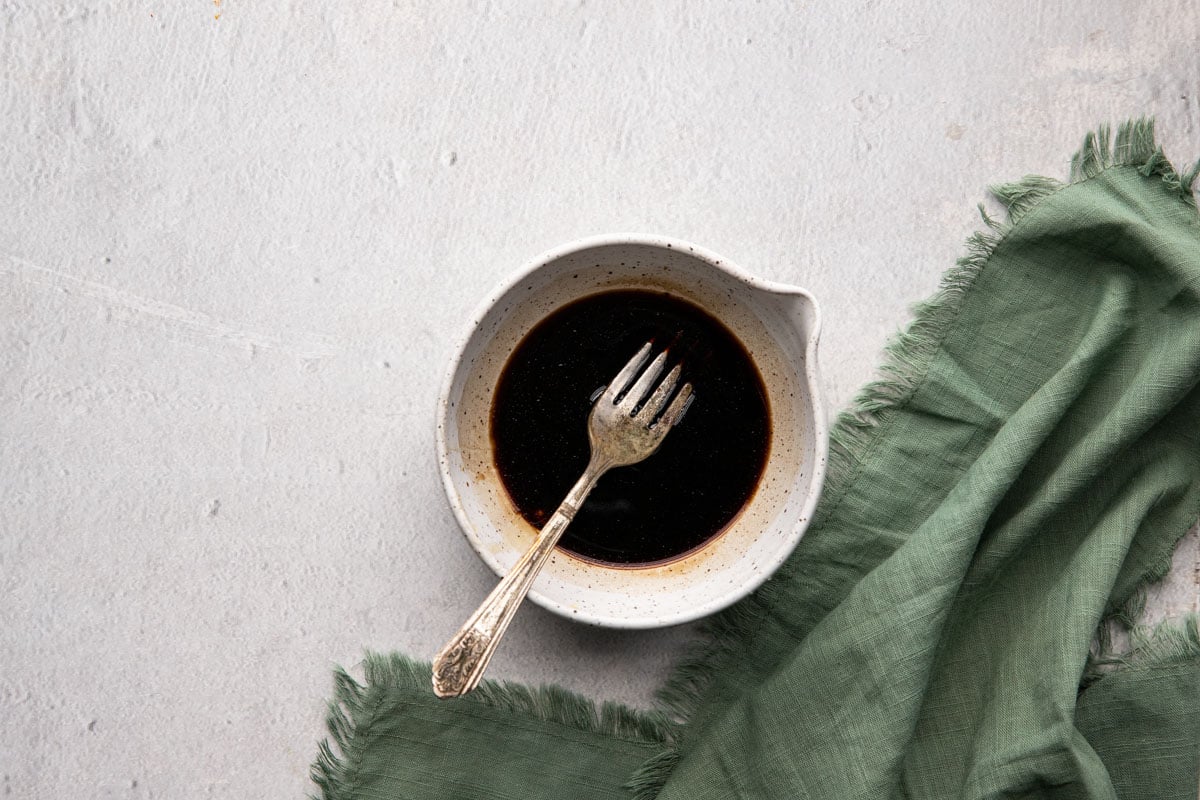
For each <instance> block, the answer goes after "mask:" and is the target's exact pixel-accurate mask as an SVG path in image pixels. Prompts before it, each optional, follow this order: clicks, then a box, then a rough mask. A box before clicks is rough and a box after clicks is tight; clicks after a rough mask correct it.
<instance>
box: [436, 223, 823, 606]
mask: <svg viewBox="0 0 1200 800" xmlns="http://www.w3.org/2000/svg"><path fill="white" fill-rule="evenodd" d="M637 288H642V289H647V288H648V289H657V290H665V291H668V292H670V293H672V294H674V295H677V296H679V297H681V298H683V299H686V300H690V301H691V302H693V303H695V304H697V305H699V306H701V307H702V308H704V309H706V310H707V311H708V312H709V313H710V314H712V315H713V316H714V317H716V318H717V319H719V320H721V321H722V322H723V323H724V324H725V326H726V327H728V328H729V329H730V330H731V331H732V332H733V333H734V335H735V336H737V338H738V339H739V340H740V341H741V342H742V344H743V345H744V346H745V348H746V350H747V352H748V353H749V354H750V356H751V358H752V359H753V360H754V363H755V365H756V366H757V367H758V370H759V373H760V374H761V375H762V378H763V383H764V385H765V386H766V389H767V395H768V397H767V399H768V403H769V405H770V412H771V439H770V452H769V454H768V456H767V465H766V469H765V471H764V474H763V476H762V479H761V480H760V481H759V484H758V488H757V490H756V491H755V493H754V495H753V497H751V499H750V500H749V502H748V503H747V505H746V506H745V507H744V508H743V510H742V513H741V514H740V515H739V516H738V517H737V518H736V519H735V520H734V521H733V523H731V524H730V525H729V526H728V527H727V528H726V530H725V531H724V533H722V534H721V535H720V536H718V537H716V538H714V539H713V540H712V541H710V542H709V543H708V544H706V545H705V546H703V547H702V548H700V549H698V550H695V551H693V552H691V553H689V554H687V555H686V556H684V557H682V558H679V559H677V560H675V561H670V562H667V563H664V564H657V565H653V566H648V567H645V568H628V567H620V568H618V567H606V566H602V565H599V564H597V563H594V562H589V561H583V560H581V559H578V558H575V557H574V556H571V555H569V554H568V553H566V552H565V551H561V550H560V551H558V552H556V553H555V554H554V555H553V556H552V557H551V559H550V561H549V562H548V563H547V564H546V566H545V568H544V569H543V570H542V573H541V575H540V576H539V577H538V579H537V581H536V583H535V584H534V587H533V590H532V591H531V592H530V593H529V597H530V599H532V600H533V601H534V602H535V603H537V604H539V605H541V606H543V607H545V608H547V609H549V610H551V611H554V612H556V613H559V614H562V615H563V616H565V617H568V618H570V619H576V620H579V621H581V622H588V623H591V624H594V625H603V626H607V627H614V628H656V627H662V626H667V625H675V624H678V623H681V622H687V621H689V620H694V619H698V618H700V617H703V616H706V615H708V614H711V613H713V612H715V611H719V610H720V609H722V608H724V607H726V606H728V605H729V604H731V603H733V602H734V601H736V600H738V599H740V598H742V597H744V596H745V595H747V594H749V593H750V592H751V591H753V590H754V589H755V588H756V587H757V586H758V585H759V584H761V583H762V582H763V581H764V580H766V579H767V578H768V577H769V576H770V575H771V573H772V572H774V571H775V569H776V568H777V567H778V566H779V565H780V564H781V563H782V562H783V560H784V559H785V558H787V556H788V554H789V553H791V551H792V549H793V548H794V547H795V546H796V543H797V542H798V541H799V540H800V537H801V536H803V535H804V531H805V529H806V528H807V526H808V522H809V519H810V517H811V515H812V511H813V508H814V507H815V505H816V502H817V498H818V496H819V494H820V491H821V483H822V480H823V478H824V475H825V459H826V451H827V438H826V436H827V432H826V426H825V418H824V412H823V405H822V402H821V397H820V388H819V382H818V379H817V360H816V356H817V333H818V328H819V325H820V322H819V319H820V314H819V312H818V309H817V305H816V302H815V301H814V300H813V298H812V296H811V295H810V294H808V292H806V291H804V290H803V289H800V288H797V287H794V286H783V285H780V284H772V283H768V282H766V281H761V280H758V279H757V278H754V277H751V276H750V275H747V274H746V273H745V272H743V271H741V270H740V269H738V268H737V267H735V266H734V265H732V264H730V263H729V262H728V261H727V260H726V259H723V258H721V257H719V256H717V255H715V254H713V253H710V252H708V251H705V250H702V249H701V248H699V247H696V246H694V245H691V244H688V243H687V242H681V241H676V240H672V239H665V238H662V237H657V236H641V235H612V236H601V237H595V238H590V239H584V240H581V241H577V242H573V243H571V244H568V245H565V246H563V247H560V248H558V249H556V250H553V251H551V252H549V253H546V254H545V255H543V256H541V257H540V258H537V259H535V260H534V261H533V262H531V263H530V264H528V265H526V266H525V268H524V269H522V270H521V271H520V272H518V273H517V274H516V275H515V276H514V277H513V278H512V279H511V280H510V281H508V282H507V283H505V284H504V285H503V286H501V287H500V288H499V289H497V290H496V291H495V292H494V293H493V294H492V295H491V296H490V297H489V298H488V300H487V301H486V302H485V303H484V304H483V305H482V306H481V307H480V308H479V310H478V311H477V312H476V314H475V315H474V317H473V318H472V319H471V322H470V325H469V326H468V328H467V331H466V333H465V335H464V336H463V338H462V340H461V343H460V345H459V348H458V352H457V354H456V355H455V357H454V360H453V361H452V363H451V364H450V368H449V371H448V373H447V376H446V380H445V383H444V385H443V387H442V393H441V398H440V402H439V413H438V426H437V447H438V462H439V465H440V468H441V472H442V479H443V483H444V485H445V488H446V495H447V497H448V498H449V500H450V505H451V507H452V508H453V509H454V513H455V515H456V516H457V517H458V521H459V524H460V525H461V526H462V529H463V531H464V532H465V533H466V536H467V539H468V540H469V541H470V542H471V546H472V547H474V548H475V550H476V551H477V552H478V553H479V555H480V557H481V558H482V559H483V560H484V561H485V562H486V563H487V564H488V566H490V567H491V568H492V569H493V570H495V571H496V574H498V575H503V574H504V573H506V572H507V571H508V570H509V568H510V567H511V566H512V565H513V563H514V562H515V561H516V560H517V558H518V556H519V555H520V554H521V553H523V552H524V551H525V550H526V549H527V548H528V547H529V545H530V543H531V542H532V541H533V537H534V536H535V534H536V531H535V530H534V529H533V527H532V526H531V525H530V524H529V523H528V522H526V521H525V520H524V519H523V518H522V517H521V516H520V514H519V513H518V512H517V510H516V508H515V507H514V506H513V504H512V502H511V500H510V499H509V497H508V494H507V492H506V491H505V489H504V486H503V485H502V484H501V482H500V477H499V475H498V474H497V472H496V467H495V463H494V459H493V456H492V445H491V437H490V435H489V430H488V428H489V426H488V420H489V418H490V414H491V405H492V394H493V391H494V389H495V387H496V382H497V380H498V378H499V376H500V372H501V370H502V368H503V367H504V364H505V362H506V361H507V359H508V357H509V355H510V354H511V353H512V352H513V350H514V349H515V347H516V346H517V343H518V342H520V340H521V339H522V337H524V336H525V334H526V333H528V332H529V331H530V329H532V328H533V326H534V325H536V324H537V323H538V322H539V321H541V320H542V319H543V318H544V317H545V316H546V315H547V314H550V313H551V312H553V311H555V310H556V309H558V308H560V307H562V306H563V305H566V304H567V303H570V302H572V301H574V300H577V299H579V298H581V297H584V296H586V295H589V294H594V293H596V292H602V291H607V290H612V289H637Z"/></svg>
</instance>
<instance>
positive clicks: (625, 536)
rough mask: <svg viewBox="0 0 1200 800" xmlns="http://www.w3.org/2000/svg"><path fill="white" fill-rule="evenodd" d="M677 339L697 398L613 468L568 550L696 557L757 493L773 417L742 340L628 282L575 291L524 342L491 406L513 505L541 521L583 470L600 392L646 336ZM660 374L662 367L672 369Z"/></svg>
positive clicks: (643, 558) (579, 519)
mask: <svg viewBox="0 0 1200 800" xmlns="http://www.w3.org/2000/svg"><path fill="white" fill-rule="evenodd" d="M651 340H653V341H654V343H655V351H656V352H657V351H658V350H659V349H661V348H663V347H665V346H668V345H669V346H670V355H669V356H668V362H667V367H666V368H667V369H670V367H671V365H672V364H673V363H674V362H676V361H682V362H683V375H682V378H683V380H682V381H681V383H682V382H683V381H689V382H691V384H692V386H693V387H694V389H695V399H694V401H693V403H692V405H691V407H690V408H689V410H688V412H687V414H686V415H685V416H684V418H683V419H682V420H681V421H680V422H679V423H678V424H677V425H676V427H675V428H674V429H672V430H671V432H670V433H669V434H668V435H667V437H666V439H665V440H664V441H663V444H662V446H661V447H660V448H659V449H658V451H657V452H656V453H654V454H653V455H651V456H650V457H649V458H647V459H645V460H644V461H642V462H641V463H639V464H633V465H630V466H626V467H617V468H614V469H613V470H611V471H610V472H608V473H607V474H606V475H605V476H604V477H603V478H601V479H600V483H599V484H598V485H597V486H596V488H595V489H594V490H593V491H592V493H591V495H589V496H588V499H587V501H586V502H585V503H584V504H583V507H582V508H581V509H580V511H579V513H578V515H577V516H576V517H575V519H574V521H573V522H572V523H571V525H570V527H569V528H567V532H566V533H565V534H564V536H563V538H562V540H561V541H560V542H559V545H558V546H559V547H560V548H563V549H565V550H568V551H570V552H571V553H573V554H575V555H577V556H580V557H582V558H585V559H589V560H594V561H599V562H603V563H608V564H618V565H623V566H636V565H644V564H651V563H654V562H661V561H667V560H670V559H673V558H677V557H679V556H681V555H684V554H685V553H688V552H690V551H692V550H694V549H696V548H698V547H700V546H701V545H703V544H704V543H705V542H707V541H709V540H710V539H712V538H713V537H714V536H716V535H717V534H718V533H720V532H721V531H722V529H724V528H725V527H726V526H727V525H728V524H729V523H730V522H731V521H732V520H733V519H734V518H735V517H736V516H737V514H738V512H739V511H741V509H742V507H743V506H744V505H745V504H746V502H747V501H748V500H749V499H750V498H751V497H752V496H753V494H754V490H755V487H756V486H757V484H758V481H759V478H760V477H761V476H762V473H763V468H764V466H765V465H766V458H767V452H768V449H769V446H770V434H771V422H770V414H769V411H768V407H767V399H766V390H765V389H764V388H763V383H762V378H761V377H760V376H759V374H758V370H757V369H756V368H755V366H754V363H753V362H752V361H751V359H750V356H749V354H748V353H747V352H746V350H745V348H744V347H742V345H741V343H740V342H738V340H737V339H735V338H734V336H733V334H731V333H730V332H729V330H728V329H726V328H725V326H723V325H722V324H721V323H720V322H718V321H717V320H716V319H714V318H713V317H712V316H711V315H709V314H708V313H706V312H705V311H703V310H702V309H700V308H698V307H697V306H695V305H692V304H691V303H687V302H684V301H682V300H679V299H677V298H675V297H672V296H671V295H669V294H666V293H663V292H652V291H640V290H620V291H610V292H602V293H600V294H595V295H591V296H588V297H584V298H582V299H580V300H577V301H575V302H573V303H571V304H569V305H567V306H565V307H563V308H561V309H559V310H558V311H556V312H554V313H553V314H551V315H550V316H549V317H547V318H546V319H544V320H543V321H542V322H540V323H539V324H538V325H537V326H536V327H535V328H534V329H533V330H532V331H530V332H529V334H528V335H526V336H525V338H524V339H522V340H521V342H520V344H518V346H517V348H516V350H515V351H514V352H513V354H512V356H511V357H510V358H509V360H508V363H507V364H506V365H505V367H504V370H503V372H502V373H501V376H500V380H499V382H498V383H497V386H496V392H495V397H494V400H493V403H492V416H491V435H492V446H493V454H494V458H495V461H496V467H497V468H498V470H499V473H500V477H501V480H502V481H503V483H504V486H505V488H506V489H507V490H508V493H509V496H510V497H511V499H512V501H513V503H514V505H515V506H516V508H517V509H518V510H519V511H520V513H521V515H522V516H523V517H525V519H526V520H528V521H529V522H530V523H531V524H533V525H534V526H536V527H539V528H540V527H541V526H542V525H543V524H545V522H546V520H547V519H549V516H550V515H551V514H553V513H554V509H555V508H557V507H558V504H559V503H560V502H561V501H562V499H563V497H564V496H565V495H566V493H567V491H568V490H569V489H570V488H571V486H572V485H573V484H574V483H575V481H576V480H577V479H578V478H579V476H580V475H582V474H583V470H584V468H585V467H586V466H587V462H588V454H589V446H588V437H587V418H588V413H589V412H590V411H591V406H592V402H591V398H592V397H593V396H594V395H595V394H596V392H597V391H598V390H599V389H600V388H601V387H603V386H604V385H605V384H606V383H607V382H608V381H609V380H611V379H612V378H613V376H615V375H616V374H617V372H618V371H619V370H620V369H621V367H622V366H623V365H624V364H625V362H627V361H628V360H629V359H630V357H632V356H633V354H634V353H636V352H637V351H638V348H640V347H641V346H642V345H643V344H644V343H645V342H647V341H651ZM664 374H665V370H664Z"/></svg>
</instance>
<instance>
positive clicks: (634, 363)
mask: <svg viewBox="0 0 1200 800" xmlns="http://www.w3.org/2000/svg"><path fill="white" fill-rule="evenodd" d="M651 346H652V343H651V342H646V343H645V344H644V345H642V349H641V350H638V351H637V353H636V354H635V355H634V357H633V358H631V359H629V363H628V364H626V365H625V366H623V367H621V371H620V372H618V373H617V376H616V377H615V378H613V379H612V380H611V381H610V382H609V384H608V388H607V389H605V390H604V394H603V395H601V397H602V398H603V399H605V400H608V401H610V402H613V403H615V402H617V395H618V394H620V393H621V390H622V389H624V388H625V387H626V386H628V385H629V382H630V381H632V380H633V379H634V377H636V376H637V374H638V370H639V369H641V368H642V365H643V364H645V363H646V359H647V358H649V357H650V347H651Z"/></svg>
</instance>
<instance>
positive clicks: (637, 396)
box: [620, 350, 667, 414]
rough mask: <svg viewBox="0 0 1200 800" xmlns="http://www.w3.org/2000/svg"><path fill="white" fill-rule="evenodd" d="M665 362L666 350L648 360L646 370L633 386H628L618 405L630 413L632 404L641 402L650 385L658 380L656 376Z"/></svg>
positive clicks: (632, 407)
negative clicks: (648, 363)
mask: <svg viewBox="0 0 1200 800" xmlns="http://www.w3.org/2000/svg"><path fill="white" fill-rule="evenodd" d="M665 363H667V351H666V350H663V351H662V352H661V353H659V354H658V358H656V359H654V360H653V361H651V362H650V366H648V367H646V371H645V372H643V373H642V377H640V378H638V379H637V382H636V383H634V384H633V386H631V387H629V391H628V392H626V393H625V396H624V397H622V398H621V403H620V407H621V408H624V409H628V410H629V412H630V413H631V414H632V413H633V409H634V406H636V405H637V404H638V403H639V402H641V400H642V398H643V397H645V396H646V393H647V392H649V391H650V387H652V386H653V385H654V382H655V381H656V380H658V376H659V375H660V374H661V373H662V368H663V364H665Z"/></svg>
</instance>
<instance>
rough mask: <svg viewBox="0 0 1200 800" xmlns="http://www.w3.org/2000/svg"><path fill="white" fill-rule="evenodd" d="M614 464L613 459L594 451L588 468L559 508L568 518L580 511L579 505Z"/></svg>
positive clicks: (573, 516)
mask: <svg viewBox="0 0 1200 800" xmlns="http://www.w3.org/2000/svg"><path fill="white" fill-rule="evenodd" d="M612 466H613V465H612V462H611V461H608V460H606V459H604V458H602V457H599V456H597V455H596V454H595V453H592V457H591V459H590V460H589V461H588V465H587V469H585V470H584V471H583V474H582V475H580V476H579V480H577V481H575V485H574V486H572V487H571V490H570V491H569V492H567V496H566V497H564V498H563V501H562V504H561V505H559V507H558V510H559V511H560V512H562V513H563V514H564V515H565V516H566V517H567V519H568V520H570V519H574V518H575V514H576V512H578V511H579V507H580V506H581V505H583V501H584V500H586V499H587V496H588V495H589V494H591V491H592V489H594V488H596V482H597V481H599V480H600V478H601V476H603V475H604V473H606V472H608V471H609V470H610V469H612Z"/></svg>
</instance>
